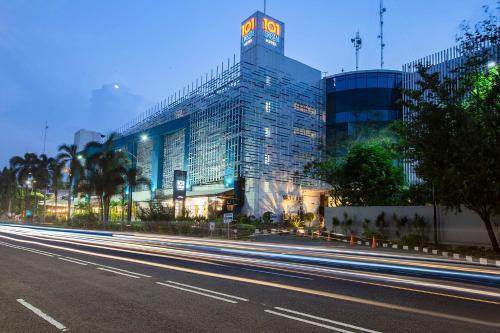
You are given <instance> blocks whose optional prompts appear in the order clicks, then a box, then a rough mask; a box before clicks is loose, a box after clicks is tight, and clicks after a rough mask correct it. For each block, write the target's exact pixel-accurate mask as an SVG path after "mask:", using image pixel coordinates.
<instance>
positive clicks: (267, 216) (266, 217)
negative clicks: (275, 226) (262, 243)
mask: <svg viewBox="0 0 500 333" xmlns="http://www.w3.org/2000/svg"><path fill="white" fill-rule="evenodd" d="M272 214H273V213H272V212H265V213H264V214H262V221H263V222H264V223H270V222H271V215H272Z"/></svg>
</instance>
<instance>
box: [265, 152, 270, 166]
mask: <svg viewBox="0 0 500 333" xmlns="http://www.w3.org/2000/svg"><path fill="white" fill-rule="evenodd" d="M270 161H271V155H269V154H265V155H264V164H265V165H269V162H270Z"/></svg>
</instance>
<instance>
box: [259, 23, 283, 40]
mask: <svg viewBox="0 0 500 333" xmlns="http://www.w3.org/2000/svg"><path fill="white" fill-rule="evenodd" d="M262 23H263V24H262V25H263V28H264V37H265V38H266V39H265V41H266V43H268V44H271V45H272V46H278V43H279V42H280V35H281V25H280V24H279V23H278V22H276V21H274V20H272V19H269V18H267V17H264V18H263V19H262Z"/></svg>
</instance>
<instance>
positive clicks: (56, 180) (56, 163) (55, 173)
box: [49, 157, 66, 216]
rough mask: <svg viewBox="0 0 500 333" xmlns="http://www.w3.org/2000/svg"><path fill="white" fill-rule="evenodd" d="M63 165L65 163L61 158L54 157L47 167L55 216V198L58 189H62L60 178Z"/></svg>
mask: <svg viewBox="0 0 500 333" xmlns="http://www.w3.org/2000/svg"><path fill="white" fill-rule="evenodd" d="M65 164H66V163H65V161H64V160H63V159H62V158H60V157H56V158H53V159H52V160H51V163H50V165H49V168H50V174H51V180H50V184H51V186H52V189H53V190H54V206H55V207H56V216H57V196H58V193H59V189H61V188H63V180H62V178H63V171H64V166H65Z"/></svg>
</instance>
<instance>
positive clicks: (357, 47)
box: [351, 31, 362, 70]
mask: <svg viewBox="0 0 500 333" xmlns="http://www.w3.org/2000/svg"><path fill="white" fill-rule="evenodd" d="M351 43H352V44H353V45H354V49H355V50H356V70H358V69H359V50H361V44H362V41H361V37H360V36H359V31H357V32H356V36H355V37H354V38H351Z"/></svg>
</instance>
